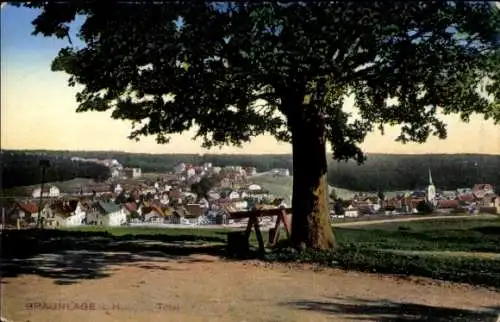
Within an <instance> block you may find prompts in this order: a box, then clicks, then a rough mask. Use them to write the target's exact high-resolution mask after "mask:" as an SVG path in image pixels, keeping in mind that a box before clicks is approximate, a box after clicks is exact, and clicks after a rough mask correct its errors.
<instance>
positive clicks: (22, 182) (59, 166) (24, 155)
mask: <svg viewBox="0 0 500 322" xmlns="http://www.w3.org/2000/svg"><path fill="white" fill-rule="evenodd" d="M0 157H1V161H2V162H1V171H2V172H1V173H2V182H1V187H2V189H10V188H14V187H20V186H29V185H34V184H40V182H41V180H42V170H41V167H40V164H39V162H40V160H42V159H45V160H47V161H49V167H47V168H46V170H45V181H46V182H55V181H67V180H71V179H74V178H89V179H95V180H97V181H104V180H106V179H107V178H109V177H110V171H109V168H108V167H106V166H104V165H100V164H96V163H91V162H78V161H71V159H70V158H68V157H63V156H61V155H57V153H47V154H46V155H41V154H39V153H34V152H31V151H30V152H24V151H2V152H1V154H0Z"/></svg>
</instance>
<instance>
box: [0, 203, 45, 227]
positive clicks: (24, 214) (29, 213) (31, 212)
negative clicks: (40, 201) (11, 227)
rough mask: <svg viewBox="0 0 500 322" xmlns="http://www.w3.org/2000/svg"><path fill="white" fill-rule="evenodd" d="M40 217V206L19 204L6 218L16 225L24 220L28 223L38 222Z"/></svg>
mask: <svg viewBox="0 0 500 322" xmlns="http://www.w3.org/2000/svg"><path fill="white" fill-rule="evenodd" d="M37 216H38V205H37V204H36V203H34V202H18V203H16V204H15V205H14V207H13V208H12V209H11V211H10V212H9V215H8V216H7V218H6V221H7V222H8V223H12V224H14V223H16V222H17V221H18V220H23V221H24V222H26V223H30V222H36V220H37Z"/></svg>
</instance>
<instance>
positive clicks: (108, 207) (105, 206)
mask: <svg viewBox="0 0 500 322" xmlns="http://www.w3.org/2000/svg"><path fill="white" fill-rule="evenodd" d="M98 205H99V207H100V208H101V210H103V211H104V212H105V213H106V214H110V213H112V212H117V211H119V210H120V209H121V208H120V206H118V205H117V204H115V203H114V202H109V201H99V202H98Z"/></svg>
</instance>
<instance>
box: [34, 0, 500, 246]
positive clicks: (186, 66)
mask: <svg viewBox="0 0 500 322" xmlns="http://www.w3.org/2000/svg"><path fill="white" fill-rule="evenodd" d="M138 4H141V5H140V6H138V5H131V4H127V5H124V4H117V3H116V2H111V1H98V2H71V3H64V4H60V3H55V2H49V3H44V4H43V5H41V4H38V3H35V4H33V3H29V4H27V6H32V7H33V6H34V7H41V8H42V9H43V11H42V13H41V14H40V15H39V16H38V17H37V18H36V19H35V21H34V26H35V31H34V32H35V34H43V35H45V36H54V35H55V36H57V37H60V38H62V37H66V36H67V35H68V30H69V26H68V23H69V22H71V21H72V20H74V19H75V17H76V15H84V16H85V17H86V19H85V21H84V23H83V25H82V26H81V28H80V32H79V37H80V39H81V40H82V41H83V43H84V46H83V47H80V48H77V47H75V46H73V47H72V46H70V47H67V48H64V49H62V50H61V51H60V53H59V55H58V56H57V58H56V59H55V60H54V62H53V65H52V68H53V70H58V71H64V72H66V73H67V74H69V75H70V80H69V82H70V85H72V86H75V85H76V84H79V85H82V86H83V89H82V90H81V91H80V92H79V93H78V94H77V101H78V103H79V107H78V111H105V110H112V111H113V112H112V116H113V118H116V119H124V120H130V121H132V123H133V124H134V125H136V128H135V129H134V130H133V131H132V133H131V138H138V137H140V136H143V135H154V136H156V138H157V141H158V142H159V143H165V142H168V138H169V135H170V134H173V133H181V132H184V131H186V130H188V129H192V128H194V129H195V131H196V135H195V137H198V138H201V139H202V140H203V145H204V146H207V147H209V146H212V145H224V144H234V145H239V144H241V143H242V142H247V141H249V140H250V139H251V137H253V136H256V135H259V134H264V133H270V134H272V135H274V136H275V137H276V138H277V139H279V140H282V141H286V142H291V143H292V146H293V151H294V179H295V181H294V193H293V194H294V197H293V203H294V205H293V208H294V220H293V221H292V223H293V226H294V228H293V229H292V230H293V231H294V232H295V233H294V236H295V237H294V236H292V237H293V239H294V240H295V239H296V238H297V239H296V240H295V241H294V243H295V242H300V243H302V244H304V243H305V244H307V246H308V247H312V248H317V247H319V248H324V247H327V246H328V245H333V242H332V239H333V236H332V235H331V232H329V231H330V229H329V228H328V227H326V226H327V225H328V222H327V214H326V212H327V207H326V206H325V204H326V199H327V189H326V171H327V169H326V168H327V165H326V159H325V144H326V142H329V143H330V144H331V146H332V150H333V156H334V158H335V159H337V160H347V159H350V158H354V159H356V160H357V161H358V162H362V161H363V160H364V155H363V153H362V151H361V149H360V148H359V144H360V143H361V142H362V141H363V140H364V138H365V136H366V134H367V133H368V132H370V131H372V130H374V129H375V128H376V127H378V128H379V129H380V130H382V131H383V127H384V125H385V124H387V123H389V124H397V125H400V126H401V135H400V136H399V137H398V138H397V139H398V140H399V141H401V142H403V143H404V142H408V141H416V142H424V141H425V140H426V139H427V138H428V137H429V135H431V134H432V135H437V136H438V137H440V138H445V137H446V126H445V124H444V123H443V122H442V121H441V120H440V118H439V113H438V112H440V113H443V114H450V113H458V114H460V115H461V117H462V119H464V120H468V119H469V117H470V116H471V114H473V113H481V114H483V115H484V116H485V117H486V118H493V119H494V120H495V121H496V122H498V121H500V108H499V102H500V72H499V68H498V66H500V65H499V63H500V54H499V51H498V46H497V45H498V32H499V30H500V14H499V12H498V10H496V9H493V7H492V5H491V4H489V3H487V2H458V1H457V2H454V1H425V2H424V1H409V2H385V1H372V2H363V3H362V4H361V3H358V2H347V1H346V2H324V1H323V2H294V3H287V4H283V3H263V2H258V3H254V2H246V3H241V2H238V3H228V2H224V3H213V2H210V3H207V2H203V3H199V2H170V3H165V4H162V5H157V4H152V3H145V2H144V3H138ZM481 84H482V85H484V87H485V93H487V94H489V95H490V96H489V97H485V95H482V94H481V93H480V92H479V90H478V86H479V85H481ZM349 96H350V97H352V98H353V101H354V106H355V107H356V109H357V115H356V116H354V115H350V114H349V113H348V112H347V111H346V110H344V109H343V106H344V103H345V102H346V100H347V98H348V97H349ZM306 155H307V157H308V158H309V159H308V160H307V161H306V160H305V158H306ZM327 228H328V229H327Z"/></svg>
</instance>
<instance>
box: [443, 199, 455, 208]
mask: <svg viewBox="0 0 500 322" xmlns="http://www.w3.org/2000/svg"><path fill="white" fill-rule="evenodd" d="M438 206H439V208H458V206H459V202H458V200H438Z"/></svg>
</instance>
